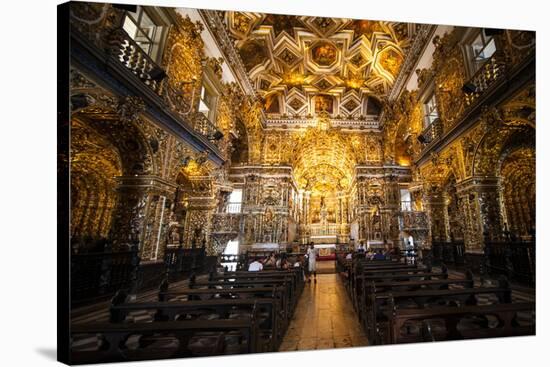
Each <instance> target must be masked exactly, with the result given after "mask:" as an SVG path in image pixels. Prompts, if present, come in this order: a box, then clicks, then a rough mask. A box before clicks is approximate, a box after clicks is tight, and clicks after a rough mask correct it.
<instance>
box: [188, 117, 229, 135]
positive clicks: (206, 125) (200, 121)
mask: <svg viewBox="0 0 550 367" xmlns="http://www.w3.org/2000/svg"><path fill="white" fill-rule="evenodd" d="M193 120H194V127H195V130H196V131H197V132H199V133H200V134H202V135H204V136H206V138H207V139H208V140H216V133H219V131H218V129H217V128H216V125H214V124H213V123H212V122H211V121H210V120H209V119H208V117H206V115H205V114H204V113H202V112H196V113H194V114H193ZM222 136H223V135H222Z"/></svg>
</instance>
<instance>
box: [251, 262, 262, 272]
mask: <svg viewBox="0 0 550 367" xmlns="http://www.w3.org/2000/svg"><path fill="white" fill-rule="evenodd" d="M263 269H264V266H263V265H262V263H261V262H259V261H258V260H254V261H253V262H251V263H250V265H248V271H261V270H263Z"/></svg>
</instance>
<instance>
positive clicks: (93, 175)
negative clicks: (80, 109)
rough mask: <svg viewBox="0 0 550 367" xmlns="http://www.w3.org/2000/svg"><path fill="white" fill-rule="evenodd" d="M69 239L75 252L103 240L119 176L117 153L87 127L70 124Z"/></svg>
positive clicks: (95, 132)
mask: <svg viewBox="0 0 550 367" xmlns="http://www.w3.org/2000/svg"><path fill="white" fill-rule="evenodd" d="M71 125H72V126H71V129H72V142H71V238H72V243H73V248H75V249H77V250H78V251H79V252H82V251H94V250H98V251H100V250H102V248H101V249H100V248H98V249H96V248H94V247H95V246H96V245H99V243H100V242H99V241H98V240H101V239H105V238H107V236H108V234H109V230H110V228H111V222H112V217H113V211H114V208H115V205H116V203H117V201H118V195H117V192H116V186H117V182H116V177H118V176H120V175H121V174H122V163H121V158H120V154H119V152H118V150H117V149H116V148H115V146H114V145H113V144H111V143H110V142H109V140H108V139H106V138H105V137H104V136H102V135H101V134H99V133H98V132H97V131H95V130H94V129H92V128H91V127H90V126H88V125H87V124H85V123H83V122H81V121H78V120H73V121H72V122H71Z"/></svg>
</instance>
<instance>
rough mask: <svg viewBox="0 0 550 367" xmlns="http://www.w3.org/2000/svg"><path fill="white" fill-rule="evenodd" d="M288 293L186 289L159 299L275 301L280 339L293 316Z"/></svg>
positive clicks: (164, 293) (268, 289) (275, 289)
mask: <svg viewBox="0 0 550 367" xmlns="http://www.w3.org/2000/svg"><path fill="white" fill-rule="evenodd" d="M285 296H286V292H285V291H284V290H283V289H282V288H281V287H263V288H261V287H254V288H236V289H186V290H181V291H173V292H169V291H167V290H165V291H163V290H161V291H160V292H159V295H158V298H159V302H170V301H180V302H181V301H182V298H186V299H185V301H207V300H240V299H245V300H254V299H258V298H259V299H267V298H270V299H273V300H274V302H275V304H276V308H275V309H276V310H277V313H276V316H277V318H276V320H275V321H276V322H277V333H278V334H279V335H278V339H279V341H280V339H281V338H282V337H283V336H284V333H285V331H286V328H287V327H288V324H289V322H290V318H291V314H290V310H289V309H287V307H288V306H287V302H286V298H285Z"/></svg>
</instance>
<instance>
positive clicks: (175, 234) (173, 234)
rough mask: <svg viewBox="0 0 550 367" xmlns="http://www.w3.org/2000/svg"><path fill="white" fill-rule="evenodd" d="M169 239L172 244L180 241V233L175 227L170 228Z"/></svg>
mask: <svg viewBox="0 0 550 367" xmlns="http://www.w3.org/2000/svg"><path fill="white" fill-rule="evenodd" d="M170 240H171V243H172V244H179V243H180V234H179V232H178V228H177V227H175V228H173V229H172V232H171V233H170Z"/></svg>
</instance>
